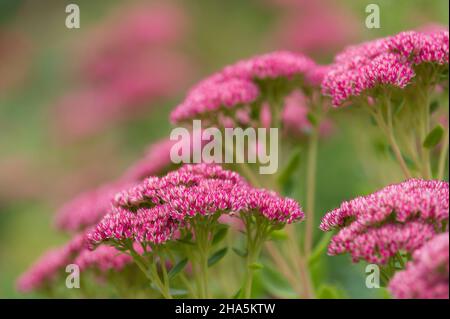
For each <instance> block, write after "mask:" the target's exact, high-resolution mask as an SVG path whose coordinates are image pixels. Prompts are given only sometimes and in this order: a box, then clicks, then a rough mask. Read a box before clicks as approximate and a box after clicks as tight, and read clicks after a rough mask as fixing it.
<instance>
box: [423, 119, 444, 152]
mask: <svg viewBox="0 0 450 319" xmlns="http://www.w3.org/2000/svg"><path fill="white" fill-rule="evenodd" d="M443 136H444V128H443V127H442V125H440V124H439V125H437V126H436V127H435V128H434V129H432V130H431V132H430V133H429V134H428V136H427V137H426V138H425V141H423V147H425V148H428V149H430V148H433V147H435V146H436V145H438V144H439V142H440V141H441V139H442V137H443Z"/></svg>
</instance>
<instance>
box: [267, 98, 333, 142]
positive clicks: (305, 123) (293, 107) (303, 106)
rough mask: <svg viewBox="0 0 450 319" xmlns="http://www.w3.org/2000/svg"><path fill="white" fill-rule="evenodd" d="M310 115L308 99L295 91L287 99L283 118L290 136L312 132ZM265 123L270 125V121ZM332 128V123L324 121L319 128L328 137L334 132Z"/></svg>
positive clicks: (299, 135) (300, 135)
mask: <svg viewBox="0 0 450 319" xmlns="http://www.w3.org/2000/svg"><path fill="white" fill-rule="evenodd" d="M308 113H309V108H308V105H307V101H306V97H305V95H304V94H303V93H302V92H301V91H300V90H295V91H293V92H292V93H291V94H289V95H288V96H287V97H286V99H285V105H284V108H283V112H282V115H281V118H282V121H283V126H284V129H285V131H286V133H287V135H288V136H295V137H302V136H304V135H305V134H307V133H309V132H311V130H312V128H313V127H312V123H311V122H310V120H309V119H308ZM269 116H270V115H269ZM264 122H266V123H267V124H266V125H267V126H266V127H268V126H269V125H270V120H265V121H264ZM332 127H333V126H332V123H331V121H329V120H325V121H322V122H321V123H320V127H319V131H320V134H321V135H323V136H326V135H328V134H329V133H330V132H331V131H332Z"/></svg>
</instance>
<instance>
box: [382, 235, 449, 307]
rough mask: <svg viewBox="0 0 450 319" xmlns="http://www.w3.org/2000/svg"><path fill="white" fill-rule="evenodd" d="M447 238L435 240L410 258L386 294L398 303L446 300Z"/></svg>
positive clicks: (442, 237) (439, 237) (443, 236)
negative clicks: (411, 300) (416, 300)
mask: <svg viewBox="0 0 450 319" xmlns="http://www.w3.org/2000/svg"><path fill="white" fill-rule="evenodd" d="M448 244H449V235H448V233H444V234H440V235H437V236H435V237H434V238H433V239H431V240H430V241H428V242H427V243H426V244H425V245H424V246H423V247H422V248H420V249H418V250H416V251H415V252H414V254H413V260H412V261H410V262H408V263H407V264H406V269H405V270H403V271H400V272H397V273H396V274H395V276H394V277H393V278H392V280H391V281H390V282H389V290H390V291H391V293H392V295H393V296H394V297H395V298H399V299H413V298H416V299H448V297H449V293H448V289H449V288H448V284H449V281H448V280H449V262H448V257H449V247H448Z"/></svg>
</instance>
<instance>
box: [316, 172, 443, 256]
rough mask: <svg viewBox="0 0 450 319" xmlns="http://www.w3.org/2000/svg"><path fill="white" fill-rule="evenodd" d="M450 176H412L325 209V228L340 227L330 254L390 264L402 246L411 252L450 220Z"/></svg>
mask: <svg viewBox="0 0 450 319" xmlns="http://www.w3.org/2000/svg"><path fill="white" fill-rule="evenodd" d="M448 215H449V187H448V183H447V182H443V181H427V180H418V179H412V180H408V181H406V182H403V183H400V184H394V185H390V186H387V187H385V188H383V189H382V190H380V191H378V192H375V193H373V194H370V195H368V196H364V197H358V198H356V199H353V200H351V201H349V202H344V203H342V205H341V207H339V208H338V209H336V210H333V211H331V212H329V213H328V214H326V215H325V216H324V217H323V219H322V222H321V224H320V228H321V229H322V230H323V231H330V230H333V229H339V232H338V233H337V235H335V236H334V237H333V238H332V240H331V243H330V245H329V247H328V253H329V254H330V255H337V254H342V253H350V254H351V255H352V258H353V260H354V261H355V262H356V261H359V260H360V259H365V260H367V261H368V262H373V263H379V264H385V263H386V262H388V261H389V259H390V258H391V257H393V256H395V255H396V254H397V253H399V252H402V251H403V252H408V253H412V252H414V251H415V250H416V249H418V248H420V247H421V246H422V245H423V244H424V243H425V242H427V241H428V240H429V239H431V238H432V237H434V236H435V234H436V233H438V232H441V231H443V228H444V229H445V228H446V227H448V226H447V224H448Z"/></svg>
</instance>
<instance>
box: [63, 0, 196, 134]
mask: <svg viewBox="0 0 450 319" xmlns="http://www.w3.org/2000/svg"><path fill="white" fill-rule="evenodd" d="M186 26H187V18H186V17H185V16H184V14H183V11H182V10H181V9H180V8H179V7H177V6H175V5H174V4H169V3H165V4H162V3H160V4H152V5H138V6H137V7H131V8H128V7H127V8H126V9H123V8H122V10H118V11H117V12H114V13H113V14H112V16H110V17H107V18H106V21H105V22H103V23H102V24H100V25H99V26H98V27H97V29H95V30H94V32H93V33H92V34H91V36H90V37H88V38H87V41H85V42H87V44H82V45H81V47H82V48H83V53H82V54H81V55H80V56H79V57H78V58H79V59H80V60H81V62H80V64H81V67H80V72H79V74H78V81H79V82H80V84H79V85H78V88H76V89H74V90H72V91H69V92H68V93H67V94H66V95H65V96H63V97H62V98H61V99H60V101H59V102H58V103H56V106H55V108H56V116H55V119H54V120H55V123H56V125H55V126H56V128H57V129H58V131H60V132H62V133H63V136H65V137H67V138H69V139H71V138H72V139H73V138H75V139H76V138H80V137H85V136H89V135H92V134H94V133H97V132H98V131H101V130H103V129H105V128H107V127H108V126H110V125H111V124H114V123H116V122H119V121H121V120H127V119H130V118H133V117H135V116H137V115H139V114H142V112H144V111H145V110H148V107H149V106H152V105H154V104H155V103H157V102H159V101H161V100H162V99H165V98H169V97H171V96H173V95H175V94H176V93H177V92H178V91H179V90H180V89H182V88H184V85H185V84H186V82H187V79H188V78H190V77H191V75H192V70H193V68H192V64H191V61H190V60H189V59H188V58H187V56H186V55H185V54H183V53H182V52H181V51H180V47H179V45H178V44H180V41H181V40H182V39H183V38H184V36H185V32H186V30H187V28H186Z"/></svg>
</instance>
